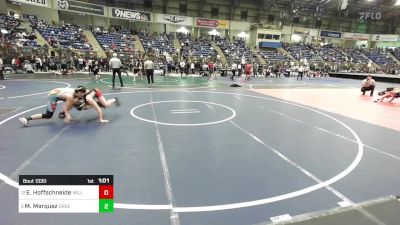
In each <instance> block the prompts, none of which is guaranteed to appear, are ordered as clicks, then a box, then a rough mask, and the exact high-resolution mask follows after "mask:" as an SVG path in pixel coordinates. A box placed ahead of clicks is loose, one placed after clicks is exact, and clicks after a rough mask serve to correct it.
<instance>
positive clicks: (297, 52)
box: [285, 43, 323, 62]
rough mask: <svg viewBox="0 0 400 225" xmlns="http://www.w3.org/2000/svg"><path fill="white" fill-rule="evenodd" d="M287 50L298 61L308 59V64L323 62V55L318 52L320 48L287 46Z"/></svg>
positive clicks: (301, 45)
mask: <svg viewBox="0 0 400 225" xmlns="http://www.w3.org/2000/svg"><path fill="white" fill-rule="evenodd" d="M285 50H286V51H288V52H289V53H290V54H291V55H292V56H293V57H294V58H295V59H296V60H303V59H307V61H308V62H320V61H323V58H322V57H321V55H322V54H320V52H319V51H318V48H316V47H313V46H311V45H305V44H302V43H300V44H296V45H291V46H286V47H285Z"/></svg>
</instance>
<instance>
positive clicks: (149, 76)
mask: <svg viewBox="0 0 400 225" xmlns="http://www.w3.org/2000/svg"><path fill="white" fill-rule="evenodd" d="M146 77H147V83H149V84H150V80H151V83H152V84H154V69H147V70H146Z"/></svg>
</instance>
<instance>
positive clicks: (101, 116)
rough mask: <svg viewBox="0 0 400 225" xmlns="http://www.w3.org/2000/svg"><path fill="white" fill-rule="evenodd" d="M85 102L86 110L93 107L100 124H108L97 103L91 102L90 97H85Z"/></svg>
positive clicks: (91, 98)
mask: <svg viewBox="0 0 400 225" xmlns="http://www.w3.org/2000/svg"><path fill="white" fill-rule="evenodd" d="M86 101H87V103H88V105H89V107H88V109H89V108H92V107H93V108H94V109H95V110H96V112H97V114H99V120H100V123H107V122H109V121H108V120H105V119H104V114H103V111H102V110H101V108H100V106H99V104H97V102H96V101H95V100H93V97H92V96H87V97H86Z"/></svg>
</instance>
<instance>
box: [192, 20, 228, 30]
mask: <svg viewBox="0 0 400 225" xmlns="http://www.w3.org/2000/svg"><path fill="white" fill-rule="evenodd" d="M196 26H197V27H209V28H219V29H229V20H212V19H202V18H197V19H196Z"/></svg>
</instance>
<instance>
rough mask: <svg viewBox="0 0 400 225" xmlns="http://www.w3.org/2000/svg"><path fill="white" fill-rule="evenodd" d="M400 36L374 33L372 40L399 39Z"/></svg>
mask: <svg viewBox="0 0 400 225" xmlns="http://www.w3.org/2000/svg"><path fill="white" fill-rule="evenodd" d="M398 37H399V36H398V35H394V34H373V35H372V37H371V41H397V39H398Z"/></svg>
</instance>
